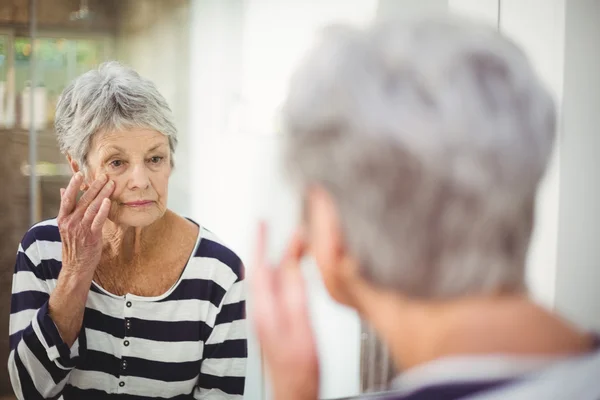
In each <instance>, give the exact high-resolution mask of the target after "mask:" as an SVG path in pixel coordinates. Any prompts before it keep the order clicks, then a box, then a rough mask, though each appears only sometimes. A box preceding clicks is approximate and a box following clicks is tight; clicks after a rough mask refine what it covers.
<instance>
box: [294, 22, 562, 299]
mask: <svg viewBox="0 0 600 400" xmlns="http://www.w3.org/2000/svg"><path fill="white" fill-rule="evenodd" d="M285 123H286V129H287V131H288V142H287V163H288V167H289V170H290V171H291V172H292V174H293V177H294V179H295V181H296V183H298V184H299V185H300V187H301V189H302V190H303V192H304V195H305V196H306V198H305V206H306V210H305V211H306V215H307V227H308V238H309V242H310V246H311V250H312V253H313V255H314V256H315V257H316V260H317V262H318V265H319V267H320V269H321V272H322V274H323V277H324V280H325V283H326V285H327V288H328V290H329V292H330V293H331V294H332V296H333V297H334V298H335V299H337V300H338V301H341V302H344V303H347V304H350V305H353V303H354V301H355V299H354V298H353V297H354V295H355V293H354V292H353V283H354V282H356V281H357V279H358V280H364V282H367V283H369V284H370V285H373V286H376V287H377V288H382V289H384V288H385V289H389V290H391V291H395V292H397V293H400V294H402V295H405V296H409V297H411V298H419V299H436V300H443V299H453V298H456V297H459V296H465V295H481V294H486V293H493V292H503V293H505V292H522V291H524V289H525V282H524V267H525V256H526V253H527V248H528V244H529V239H530V236H531V232H532V227H533V217H534V200H535V196H536V190H537V187H538V183H539V182H540V179H541V178H542V176H543V174H544V171H545V168H546V165H547V163H548V159H549V156H550V153H551V150H552V146H553V140H554V132H555V125H556V114H555V107H554V104H553V100H552V98H551V96H550V95H549V93H548V91H547V90H546V89H544V87H543V86H542V84H541V82H540V80H539V79H538V77H537V76H536V75H535V73H534V72H533V70H532V67H531V65H530V64H529V62H528V60H527V58H526V57H525V55H524V54H523V52H522V51H521V50H520V49H519V48H517V47H516V46H515V45H514V44H513V43H511V42H510V41H508V40H507V39H505V38H503V37H502V36H500V35H499V34H498V33H497V32H495V31H493V30H491V29H487V28H484V27H479V26H473V25H471V24H468V23H465V21H460V20H459V21H455V20H426V21H421V22H418V23H413V24H398V23H396V24H394V23H388V24H382V25H378V26H375V27H374V28H372V29H370V30H368V31H366V32H365V31H359V30H354V29H351V28H341V27H340V28H330V29H329V30H328V31H327V32H326V34H325V35H324V36H323V38H322V41H321V42H320V43H319V45H318V46H317V47H316V48H315V49H314V50H313V51H312V52H311V53H310V54H309V55H308V57H307V58H306V59H305V61H304V63H303V64H302V65H301V67H300V68H299V70H298V71H297V73H296V75H295V77H294V79H293V81H292V84H291V88H290V91H289V97H288V98H287V102H286V104H285Z"/></svg>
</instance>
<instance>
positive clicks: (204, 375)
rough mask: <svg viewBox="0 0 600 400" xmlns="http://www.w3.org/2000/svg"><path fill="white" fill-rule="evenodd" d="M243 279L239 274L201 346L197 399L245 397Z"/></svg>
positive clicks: (195, 395)
mask: <svg viewBox="0 0 600 400" xmlns="http://www.w3.org/2000/svg"><path fill="white" fill-rule="evenodd" d="M241 269H242V271H243V266H242V267H241ZM242 275H243V273H240V274H238V279H237V281H236V282H234V283H233V284H232V285H231V287H230V288H229V290H227V292H226V294H225V296H224V297H223V301H222V303H221V306H220V310H219V312H218V314H217V315H216V318H215V325H214V328H213V329H212V332H211V333H210V336H209V337H208V340H207V341H206V343H205V344H204V358H203V361H202V366H201V369H200V377H199V380H198V382H199V384H198V387H197V389H196V391H195V393H194V397H195V398H196V399H227V400H229V399H242V397H243V395H244V385H245V376H246V360H247V357H248V345H247V331H246V287H245V281H244V280H243V278H242Z"/></svg>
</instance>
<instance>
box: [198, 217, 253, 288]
mask: <svg viewBox="0 0 600 400" xmlns="http://www.w3.org/2000/svg"><path fill="white" fill-rule="evenodd" d="M194 258H196V259H200V260H211V261H213V262H216V263H218V264H219V265H220V266H221V267H222V268H225V269H227V270H229V271H231V272H233V274H235V276H236V279H235V280H236V281H240V280H242V279H244V265H243V263H242V260H241V259H240V257H238V255H237V254H236V253H235V252H234V251H233V250H232V249H231V248H230V247H229V246H227V245H226V244H225V243H224V242H223V241H222V240H221V239H220V238H219V237H218V236H217V235H215V234H214V233H213V232H211V231H210V230H208V229H207V228H205V227H203V226H200V232H199V243H198V245H197V246H196V250H195V252H194Z"/></svg>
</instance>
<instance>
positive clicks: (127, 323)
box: [125, 320, 131, 329]
mask: <svg viewBox="0 0 600 400" xmlns="http://www.w3.org/2000/svg"><path fill="white" fill-rule="evenodd" d="M125 328H127V329H131V321H130V320H126V321H125Z"/></svg>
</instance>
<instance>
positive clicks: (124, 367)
mask: <svg viewBox="0 0 600 400" xmlns="http://www.w3.org/2000/svg"><path fill="white" fill-rule="evenodd" d="M121 368H123V369H127V361H125V360H123V362H122V363H121Z"/></svg>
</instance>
